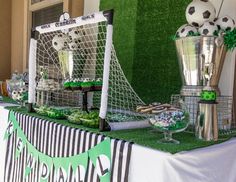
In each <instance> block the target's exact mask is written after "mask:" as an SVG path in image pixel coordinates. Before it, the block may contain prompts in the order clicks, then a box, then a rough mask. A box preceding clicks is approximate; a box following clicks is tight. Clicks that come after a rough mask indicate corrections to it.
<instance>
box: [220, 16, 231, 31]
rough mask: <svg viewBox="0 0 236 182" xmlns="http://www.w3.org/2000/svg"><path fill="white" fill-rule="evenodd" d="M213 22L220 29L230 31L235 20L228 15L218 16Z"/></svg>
mask: <svg viewBox="0 0 236 182" xmlns="http://www.w3.org/2000/svg"><path fill="white" fill-rule="evenodd" d="M215 23H216V24H217V26H218V28H219V29H220V30H226V31H230V30H233V28H234V27H235V21H234V20H233V19H232V18H230V17H229V16H223V17H220V18H219V19H218V20H216V22H215Z"/></svg>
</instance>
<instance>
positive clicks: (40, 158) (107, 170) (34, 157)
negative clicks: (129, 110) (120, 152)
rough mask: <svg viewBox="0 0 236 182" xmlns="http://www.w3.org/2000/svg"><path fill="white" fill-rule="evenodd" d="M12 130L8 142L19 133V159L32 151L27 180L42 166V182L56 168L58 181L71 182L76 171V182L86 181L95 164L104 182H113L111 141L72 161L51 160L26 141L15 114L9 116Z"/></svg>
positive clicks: (6, 136)
mask: <svg viewBox="0 0 236 182" xmlns="http://www.w3.org/2000/svg"><path fill="white" fill-rule="evenodd" d="M8 123H9V124H8V127H7V129H6V132H5V135H4V139H8V138H9V137H10V136H11V134H12V133H14V132H17V133H16V136H17V137H16V150H15V159H17V158H18V157H19V156H20V154H21V152H22V151H23V150H24V149H25V150H27V151H28V156H27V158H26V166H25V170H24V176H25V178H27V177H28V176H29V174H30V173H31V171H32V169H33V168H34V167H35V164H36V163H39V178H40V182H47V181H48V177H49V176H50V173H51V171H52V168H53V166H54V174H55V175H56V180H57V181H67V178H68V174H69V170H70V169H71V168H72V171H73V179H76V181H83V182H84V181H85V176H86V172H87V170H88V162H89V160H91V161H92V164H93V165H94V166H95V169H96V171H97V174H98V176H99V178H100V181H101V182H109V181H110V176H111V175H110V174H111V141H110V139H109V138H107V139H105V140H104V141H102V142H100V143H99V144H97V145H96V146H94V147H93V148H91V149H89V150H87V151H86V152H84V153H81V154H78V155H75V156H71V157H50V156H48V155H46V154H43V153H41V152H40V151H38V150H37V149H36V148H35V147H34V146H33V145H32V144H31V143H30V142H29V141H28V140H27V138H26V136H25V134H24V132H23V131H22V129H21V128H20V127H19V124H18V121H17V120H16V117H15V115H14V113H13V112H10V114H9V121H8Z"/></svg>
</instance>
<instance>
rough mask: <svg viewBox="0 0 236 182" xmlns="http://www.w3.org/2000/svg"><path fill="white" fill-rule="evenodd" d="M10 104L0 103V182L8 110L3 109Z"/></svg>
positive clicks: (3, 164)
mask: <svg viewBox="0 0 236 182" xmlns="http://www.w3.org/2000/svg"><path fill="white" fill-rule="evenodd" d="M11 105H12V104H6V103H0V181H3V180H4V179H3V177H4V166H5V154H6V141H4V140H3V138H4V134H5V131H6V128H7V120H8V112H9V111H8V110H6V109H4V107H6V106H11Z"/></svg>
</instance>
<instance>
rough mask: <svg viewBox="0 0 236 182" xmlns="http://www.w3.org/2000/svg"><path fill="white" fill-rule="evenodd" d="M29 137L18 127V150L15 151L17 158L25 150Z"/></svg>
mask: <svg viewBox="0 0 236 182" xmlns="http://www.w3.org/2000/svg"><path fill="white" fill-rule="evenodd" d="M26 142H27V139H26V137H25V135H24V133H23V131H22V130H21V129H20V128H18V129H17V140H16V151H15V157H16V159H17V158H18V157H19V156H20V153H21V152H22V151H23V149H24V147H25V145H26Z"/></svg>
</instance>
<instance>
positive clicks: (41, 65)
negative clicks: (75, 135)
mask: <svg viewBox="0 0 236 182" xmlns="http://www.w3.org/2000/svg"><path fill="white" fill-rule="evenodd" d="M112 15H113V13H112V11H106V12H99V13H94V14H91V15H88V16H83V17H78V18H73V19H69V18H67V19H63V18H60V19H61V20H60V22H56V23H51V24H46V25H42V26H39V27H37V28H36V30H35V31H34V36H32V39H31V43H30V60H29V78H30V83H29V103H33V104H36V105H40V106H42V105H49V106H61V107H65V106H70V107H80V108H81V109H84V110H86V111H89V110H90V109H94V108H97V109H99V116H100V118H101V123H100V126H101V129H104V128H105V126H106V124H108V126H109V127H110V128H111V129H112V130H115V129H125V128H129V127H138V126H140V127H142V126H146V125H147V120H146V116H145V115H142V114H139V113H136V112H135V110H136V107H137V106H138V105H144V102H143V101H142V100H141V99H140V98H139V96H138V95H137V94H136V92H135V91H134V90H133V88H132V87H131V85H130V84H129V82H128V81H127V79H126V77H125V75H124V73H123V71H122V68H121V66H120V64H119V61H118V58H117V56H116V51H115V48H114V46H113V44H112V33H113V26H112ZM130 121H133V122H130ZM136 121H138V124H137V123H136Z"/></svg>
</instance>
